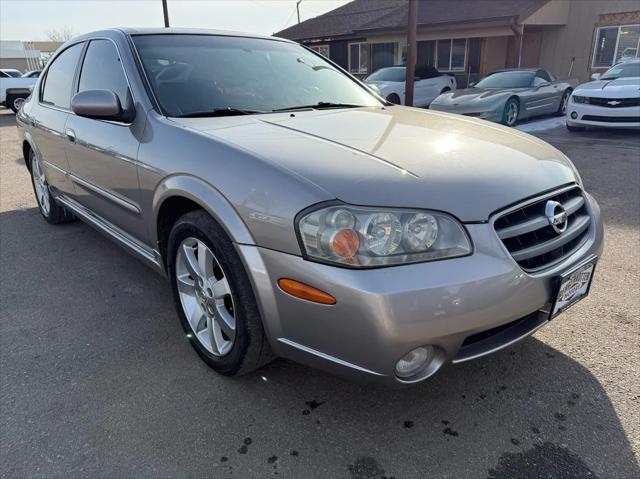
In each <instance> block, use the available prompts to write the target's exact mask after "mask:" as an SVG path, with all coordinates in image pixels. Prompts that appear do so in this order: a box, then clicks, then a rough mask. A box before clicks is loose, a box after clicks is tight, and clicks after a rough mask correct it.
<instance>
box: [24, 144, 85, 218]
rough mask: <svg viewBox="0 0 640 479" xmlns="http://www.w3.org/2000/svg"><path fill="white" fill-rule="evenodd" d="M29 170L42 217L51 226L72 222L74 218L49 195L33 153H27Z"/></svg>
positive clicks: (47, 185) (47, 186)
mask: <svg viewBox="0 0 640 479" xmlns="http://www.w3.org/2000/svg"><path fill="white" fill-rule="evenodd" d="M29 170H30V173H31V186H33V193H34V194H35V196H36V201H37V202H38V209H39V210H40V214H41V215H42V217H43V218H44V219H45V220H47V222H49V223H51V224H52V225H58V224H61V223H68V222H69V221H73V220H74V219H75V216H73V214H72V213H70V212H69V211H67V210H66V209H65V208H64V207H63V206H60V205H59V204H58V203H56V200H55V199H54V198H53V196H52V195H51V190H50V189H49V184H48V183H47V179H46V178H45V176H44V170H43V169H42V166H41V165H40V162H39V160H38V158H37V157H36V156H35V154H34V153H33V151H30V152H29Z"/></svg>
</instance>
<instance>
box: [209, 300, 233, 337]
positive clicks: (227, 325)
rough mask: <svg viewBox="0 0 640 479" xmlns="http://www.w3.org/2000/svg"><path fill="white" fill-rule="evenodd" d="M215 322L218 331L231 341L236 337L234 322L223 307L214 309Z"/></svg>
mask: <svg viewBox="0 0 640 479" xmlns="http://www.w3.org/2000/svg"><path fill="white" fill-rule="evenodd" d="M214 319H215V322H216V323H217V324H218V326H220V329H221V330H222V331H223V332H224V334H226V335H227V337H228V338H229V339H230V340H231V341H233V338H235V336H236V320H235V318H234V317H233V316H231V315H230V314H229V312H228V311H227V310H226V309H225V308H224V306H223V307H218V308H216V312H215V317H214Z"/></svg>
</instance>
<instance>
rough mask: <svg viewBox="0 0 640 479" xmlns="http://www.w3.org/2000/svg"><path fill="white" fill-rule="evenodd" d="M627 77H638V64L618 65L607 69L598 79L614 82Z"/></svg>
mask: <svg viewBox="0 0 640 479" xmlns="http://www.w3.org/2000/svg"><path fill="white" fill-rule="evenodd" d="M628 77H640V62H634V63H620V64H619V65H616V66H614V67H611V68H609V69H608V70H607V71H606V72H604V75H602V76H601V77H600V79H601V80H615V79H616V78H628Z"/></svg>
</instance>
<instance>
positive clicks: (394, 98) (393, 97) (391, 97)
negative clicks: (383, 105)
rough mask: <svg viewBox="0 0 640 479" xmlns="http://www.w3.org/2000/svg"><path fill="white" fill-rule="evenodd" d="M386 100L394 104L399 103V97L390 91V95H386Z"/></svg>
mask: <svg viewBox="0 0 640 479" xmlns="http://www.w3.org/2000/svg"><path fill="white" fill-rule="evenodd" d="M387 101H388V102H389V103H393V104H394V105H400V104H401V102H400V97H399V96H398V95H397V94H395V93H392V94H391V95H389V96H387Z"/></svg>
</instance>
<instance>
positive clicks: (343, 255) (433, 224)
mask: <svg viewBox="0 0 640 479" xmlns="http://www.w3.org/2000/svg"><path fill="white" fill-rule="evenodd" d="M296 227H297V231H298V234H299V237H300V240H301V243H302V248H303V251H304V253H305V254H306V255H307V257H309V258H311V259H315V260H318V261H321V262H328V263H336V264H340V265H344V266H350V267H354V268H362V267H365V268H366V267H375V266H389V265H397V264H404V263H417V262H422V261H432V260H436V259H443V258H455V257H458V256H465V255H467V254H470V253H471V251H472V247H471V241H470V240H469V237H468V236H467V233H466V231H465V229H464V227H463V226H462V225H461V224H460V223H459V222H458V221H457V220H456V219H455V218H453V217H451V216H449V215H447V214H444V213H439V212H435V211H423V210H408V209H391V208H365V207H359V206H347V205H332V206H326V207H321V208H320V209H317V210H315V211H311V212H303V214H302V215H301V216H300V218H299V219H298V222H297V225H296Z"/></svg>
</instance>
